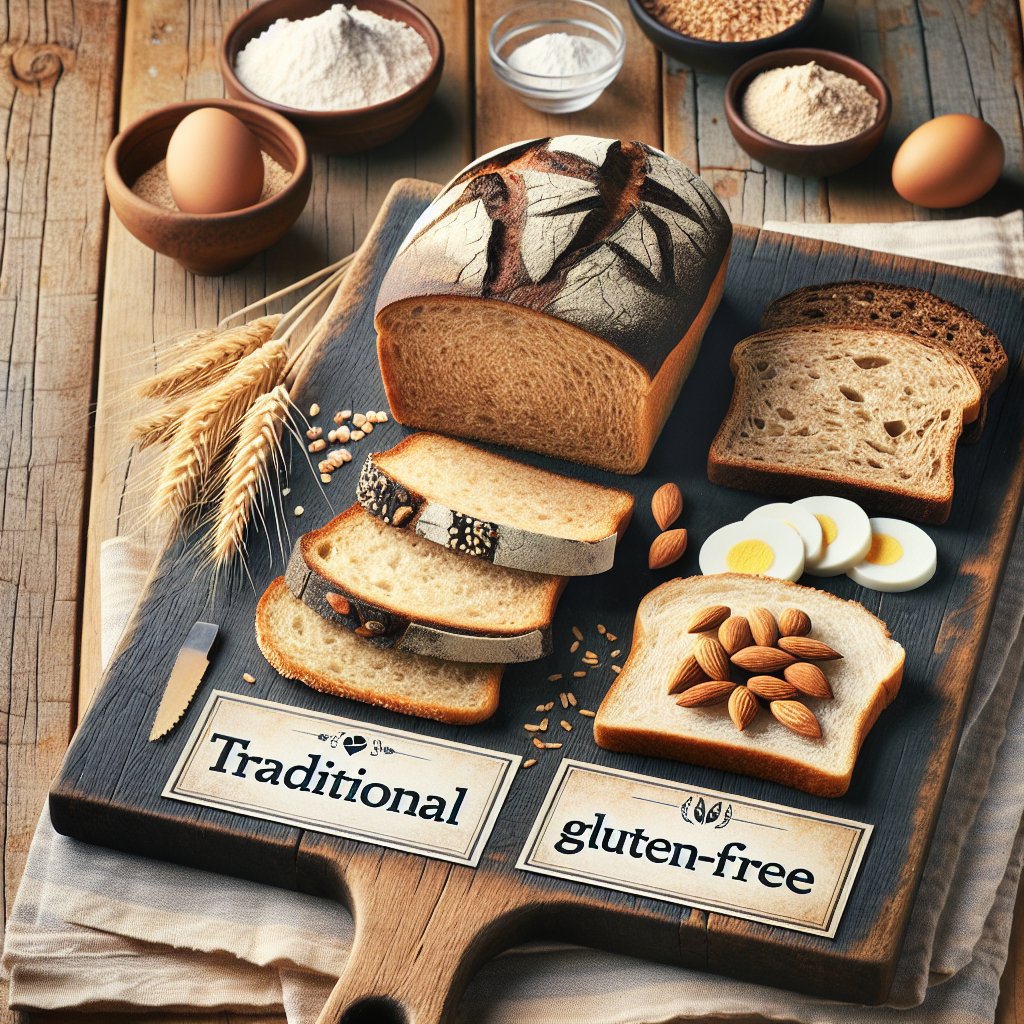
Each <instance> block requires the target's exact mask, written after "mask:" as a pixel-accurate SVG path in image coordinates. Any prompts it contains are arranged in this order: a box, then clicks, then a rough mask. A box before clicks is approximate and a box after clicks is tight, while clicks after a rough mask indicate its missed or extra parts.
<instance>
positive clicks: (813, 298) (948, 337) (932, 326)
mask: <svg viewBox="0 0 1024 1024" xmlns="http://www.w3.org/2000/svg"><path fill="white" fill-rule="evenodd" d="M800 324H817V325H820V324H832V325H834V326H837V327H840V326H846V327H866V328H872V327H873V328H882V329H885V330H891V331H897V332H900V333H904V334H911V335H915V336H921V337H926V338H931V339H933V340H935V341H938V342H939V343H941V344H945V345H948V346H949V347H950V348H951V349H952V350H953V351H954V352H956V353H957V355H959V356H960V358H961V359H963V361H964V362H965V363H966V364H967V367H968V369H969V370H970V371H971V372H972V373H973V374H974V376H975V377H976V379H977V381H978V384H979V386H980V387H981V394H982V400H981V409H980V411H979V415H978V418H977V419H976V420H975V421H974V422H973V423H972V424H970V425H969V426H968V427H967V428H966V429H965V430H964V434H963V440H964V442H966V443H968V444H972V443H974V442H976V441H977V440H978V439H979V438H980V437H981V433H982V430H983V429H984V425H985V412H986V408H987V405H988V399H989V396H990V395H991V393H992V392H993V391H994V390H995V389H996V388H997V387H998V386H999V385H1000V384H1001V383H1002V382H1003V381H1004V380H1005V379H1006V375H1007V373H1008V372H1009V367H1010V361H1009V359H1008V358H1007V356H1006V352H1005V350H1004V349H1003V346H1002V344H1001V343H1000V341H999V338H998V337H997V336H996V335H995V334H994V333H993V332H992V331H991V330H990V329H989V327H988V326H987V325H986V324H984V323H982V322H981V321H980V320H979V319H978V318H977V317H976V316H974V315H973V314H971V313H969V312H968V311H967V310H965V309H963V308H962V307H960V306H958V305H957V304H956V303H954V302H950V301H949V300H948V299H942V298H939V296H937V295H933V294H932V293H931V292H926V291H924V290H922V289H920V288H911V287H908V286H906V285H896V284H889V283H887V282H883V281H859V280H858V281H834V282H827V283H825V284H813V285H807V286H805V287H803V288H797V289H796V290H795V291H792V292H789V293H787V294H786V295H781V296H779V298H777V299H775V300H773V301H772V302H771V303H770V304H769V305H768V306H767V307H766V309H765V311H764V313H763V314H762V316H761V329H762V330H772V329H774V328H777V327H794V326H797V325H800Z"/></svg>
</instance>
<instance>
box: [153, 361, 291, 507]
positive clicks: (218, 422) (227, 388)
mask: <svg viewBox="0 0 1024 1024" xmlns="http://www.w3.org/2000/svg"><path fill="white" fill-rule="evenodd" d="M287 361H288V348H287V346H286V345H285V344H284V343H283V342H281V341H268V342H267V343H266V344H265V345H263V346H262V347H261V348H258V349H256V351H255V352H251V353H250V354H249V355H247V356H245V357H244V358H242V359H240V360H239V361H238V362H237V363H236V364H235V365H234V367H233V368H232V369H231V371H230V373H228V374H227V376H225V377H223V378H221V379H220V380H219V381H217V383H215V384H213V385H212V386H211V387H209V388H207V389H206V390H204V391H203V392H202V393H201V394H200V395H198V396H197V398H196V400H195V402H194V403H193V405H192V406H191V408H190V409H189V411H188V412H187V413H186V414H185V416H184V417H183V418H182V420H181V422H180V423H179V424H178V426H177V428H176V429H175V431H174V435H173V436H172V438H171V443H170V445H168V448H167V455H166V456H165V462H164V468H163V472H162V473H161V476H160V481H159V483H158V484H157V488H156V494H155V495H154V498H153V507H154V509H157V510H163V509H165V508H168V509H170V510H171V511H172V512H173V513H174V514H175V516H176V517H178V518H181V517H182V516H183V515H184V514H185V512H186V511H187V510H188V509H189V508H190V507H191V505H192V504H193V502H194V501H195V499H196V496H197V495H198V494H199V491H200V488H201V487H202V485H203V483H204V482H205V480H206V479H207V477H208V476H209V473H210V468H211V466H212V465H213V462H214V460H215V459H216V458H217V456H218V455H219V454H220V452H221V451H222V449H223V448H224V445H225V443H226V442H227V441H228V439H229V438H230V437H231V436H232V435H233V434H234V433H235V432H236V431H237V429H238V424H239V422H240V421H241V419H242V417H243V415H244V414H245V413H246V412H247V411H248V409H249V407H250V406H251V405H252V403H253V402H254V401H255V400H256V399H257V398H258V397H259V396H260V395H262V394H264V393H265V392H267V391H269V390H270V389H271V388H273V387H274V386H275V385H277V384H279V383H280V382H281V378H282V375H283V373H284V367H285V364H286V363H287Z"/></svg>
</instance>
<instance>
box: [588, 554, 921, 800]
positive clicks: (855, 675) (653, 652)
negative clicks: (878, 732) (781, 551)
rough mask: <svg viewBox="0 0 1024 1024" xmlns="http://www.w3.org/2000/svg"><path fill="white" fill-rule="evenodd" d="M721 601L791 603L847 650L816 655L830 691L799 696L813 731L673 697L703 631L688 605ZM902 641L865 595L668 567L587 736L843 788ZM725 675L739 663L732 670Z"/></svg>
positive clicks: (815, 630) (742, 607) (787, 780)
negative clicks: (740, 719)
mask: <svg viewBox="0 0 1024 1024" xmlns="http://www.w3.org/2000/svg"><path fill="white" fill-rule="evenodd" d="M709 605H725V606H726V607H727V608H729V609H730V611H731V614H732V615H736V616H739V615H742V616H747V615H749V613H750V611H751V609H753V608H763V609H767V610H768V611H770V612H772V613H773V615H774V616H775V617H776V618H778V616H779V613H780V612H781V611H782V610H783V609H786V608H798V609H800V610H801V611H803V612H805V613H806V614H807V615H808V616H809V617H810V620H811V633H810V636H811V637H812V638H813V639H817V640H821V641H823V642H824V643H826V644H828V645H829V646H830V647H832V648H833V649H834V650H835V651H838V652H839V653H840V654H842V655H845V656H844V657H843V658H841V659H837V660H834V661H828V662H823V663H819V667H820V668H821V669H822V671H823V672H824V673H825V674H826V677H827V680H828V683H829V685H830V686H831V689H832V694H833V698H832V699H831V700H826V699H818V698H811V697H805V698H803V699H802V701H801V702H802V703H803V704H804V705H805V706H806V707H808V708H809V709H810V710H811V711H812V712H813V714H814V715H815V717H816V718H817V720H818V722H819V723H820V727H821V733H822V735H821V737H820V738H814V737H811V736H805V735H800V734H798V733H795V732H791V731H789V730H788V729H786V728H785V727H783V726H782V725H781V724H780V723H779V722H778V721H776V720H775V718H774V717H773V715H772V714H771V712H770V710H769V709H768V708H767V707H764V706H760V708H759V711H758V712H757V714H756V715H755V717H754V719H753V721H752V722H750V724H748V725H747V727H746V728H745V729H744V730H743V731H742V732H740V731H739V730H737V728H736V726H735V725H734V724H733V722H732V720H731V718H730V716H729V713H728V711H727V709H726V706H725V704H719V705H715V706H711V707H689V708H684V707H679V706H677V704H676V701H677V700H678V697H679V693H678V690H677V692H676V693H670V692H669V690H670V688H671V689H677V688H676V687H675V686H673V684H674V683H675V681H676V680H677V678H678V675H679V668H680V665H681V664H682V663H683V661H684V659H685V658H686V657H687V655H689V654H690V653H691V651H692V649H693V647H694V645H695V644H696V643H697V641H698V640H699V639H700V638H701V637H702V636H704V635H708V636H711V635H713V633H710V632H709V633H707V634H701V633H688V632H687V628H688V623H689V622H690V620H691V619H692V618H693V616H694V614H695V613H696V612H697V611H698V610H700V609H702V608H705V607H707V606H709ZM903 661H904V651H903V648H902V647H901V646H900V645H899V644H898V643H896V642H895V641H894V640H892V639H890V637H889V631H888V630H887V629H886V626H885V624H884V623H883V622H881V621H880V620H879V619H877V618H875V616H874V615H872V614H871V613H870V612H869V611H868V610H867V609H866V608H864V606H863V605H860V604H858V603H857V602H855V601H845V600H843V599H841V598H838V597H835V596H834V595H833V594H828V593H825V592H824V591H821V590H814V589H812V588H810V587H803V586H800V585H799V584H796V583H788V582H786V581H784V580H776V579H769V578H768V577H765V576H747V575H744V574H738V573H722V574H719V575H713V576H692V577H690V578H689V579H675V580H670V581H669V582H668V583H664V584H662V585H661V586H660V587H657V588H656V589H655V590H652V591H651V592H650V593H649V594H648V595H647V596H646V597H645V598H644V599H643V600H642V601H641V602H640V607H639V609H638V610H637V616H636V623H635V625H634V630H633V644H632V648H631V650H630V655H629V658H628V659H627V660H626V664H625V665H624V666H623V668H622V672H621V673H620V674H619V676H618V678H617V679H616V680H615V683H614V684H613V686H612V688H611V689H610V690H609V691H608V694H607V696H606V697H605V698H604V700H603V701H602V702H601V707H600V708H599V709H598V712H597V718H596V719H595V721H594V738H595V740H596V741H597V744H598V746H601V747H604V748H605V749H606V750H617V751H625V752H630V753H640V754H648V755H652V756H654V757H668V758H672V759H674V760H678V761H685V762H688V763H690V764H699V765H705V766H707V767H709V768H717V769H724V770H725V771H731V772H738V773H740V774H743V775H753V776H756V777H758V778H762V779H770V780H772V781H773V782H780V783H782V784H783V785H786V786H793V787H795V788H797V789H802V790H804V791H806V792H808V793H814V794H816V795H818V796H830V797H835V796H842V794H843V793H845V792H846V790H847V789H848V788H849V785H850V779H851V777H852V775H853V769H854V765H855V763H856V760H857V754H858V752H859V750H860V747H861V744H862V743H863V741H864V737H865V736H866V735H867V734H868V731H869V730H870V729H871V727H872V726H873V725H874V723H875V721H876V720H877V718H878V716H879V714H881V712H882V710H883V709H884V708H886V707H887V706H888V705H889V704H890V703H892V701H893V700H894V699H895V697H896V694H897V693H898V692H899V688H900V683H901V681H902V678H903ZM734 676H735V678H734V679H733V680H732V681H733V682H737V683H738V682H742V681H743V679H742V676H743V674H742V673H740V672H739V671H738V670H737V671H736V672H735V673H734Z"/></svg>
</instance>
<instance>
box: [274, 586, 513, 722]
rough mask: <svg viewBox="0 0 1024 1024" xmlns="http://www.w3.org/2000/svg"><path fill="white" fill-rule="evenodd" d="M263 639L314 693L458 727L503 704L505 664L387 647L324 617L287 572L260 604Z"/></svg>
mask: <svg viewBox="0 0 1024 1024" xmlns="http://www.w3.org/2000/svg"><path fill="white" fill-rule="evenodd" d="M256 642H257V643H258V644H259V646H260V650H261V651H262V652H263V656H264V657H265V658H266V659H267V661H268V662H269V663H270V665H271V667H273V668H274V669H275V670H276V671H277V672H279V673H280V674H281V675H283V676H284V677H285V678H286V679H297V680H298V681H299V682H301V683H305V684H306V685H307V686H311V687H312V688H313V689H314V690H320V691H322V692H323V693H332V694H334V695H335V696H337V697H348V698H350V699H351V700H359V701H363V702H364V703H366V704H376V705H377V706H378V707H382V708H387V709H388V710H389V711H397V712H399V713H400V714H403V715H417V716H418V717H420V718H433V719H436V720H437V721H438V722H447V723H449V724H451V725H473V724H475V723H476V722H482V721H483V720H484V719H486V718H490V717H491V715H493V714H494V712H495V711H496V710H497V708H498V692H499V688H500V686H501V675H502V671H503V669H502V666H501V665H465V664H460V663H458V662H450V661H440V660H439V659H437V658H424V657H420V656H419V655H417V654H406V653H405V652H404V651H394V650H390V651H389V650H386V649H384V648H381V647H378V646H377V645H376V644H368V643H365V642H364V641H362V640H360V639H359V638H358V637H357V636H356V635H355V634H354V633H352V632H350V631H349V630H347V629H343V628H341V627H340V626H336V625H334V624H333V623H331V622H328V621H327V620H326V619H323V618H321V617H320V616H319V615H317V614H316V612H314V611H313V609H312V608H309V607H308V606H307V605H305V604H303V603H302V602H301V601H300V600H299V599H298V598H297V597H295V596H294V595H293V594H292V593H291V591H289V589H288V586H287V584H286V583H285V581H284V577H283V576H278V577H277V579H276V580H274V581H273V583H271V584H270V586H269V587H267V589H266V592H265V593H264V594H263V596H262V597H261V598H260V603H259V604H258V605H257V607H256Z"/></svg>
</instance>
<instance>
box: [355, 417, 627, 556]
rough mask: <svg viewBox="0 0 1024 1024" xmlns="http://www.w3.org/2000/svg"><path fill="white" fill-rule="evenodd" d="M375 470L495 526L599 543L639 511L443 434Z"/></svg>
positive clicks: (607, 493)
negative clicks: (381, 471)
mask: <svg viewBox="0 0 1024 1024" xmlns="http://www.w3.org/2000/svg"><path fill="white" fill-rule="evenodd" d="M371 458H372V459H373V462H374V463H375V465H377V466H378V467H379V468H380V469H381V470H383V471H384V472H385V473H387V474H388V475H389V476H391V477H392V478H393V479H395V480H397V481H399V482H400V483H401V484H402V485H403V486H404V487H406V488H408V490H410V491H411V492H413V493H414V494H418V495H421V496H422V497H423V498H425V499H426V500H428V501H431V502H436V503H439V504H442V505H445V506H446V507H447V508H449V509H451V510H453V511H455V512H461V513H463V514H465V515H469V516H474V517H475V518H477V519H482V520H484V521H486V522H490V523H498V524H502V525H508V526H514V527H516V528H518V529H520V530H528V531H531V532H534V533H541V534H546V535H547V536H550V537H561V538H564V539H566V540H578V541H583V542H588V543H594V542H597V541H600V540H604V539H605V538H606V537H610V536H611V535H612V534H617V533H619V532H621V530H622V529H623V525H624V522H626V521H628V519H629V517H630V515H631V514H632V511H633V496H632V494H630V493H629V492H628V491H622V490H618V489H616V488H612V487H602V486H600V485H599V484H593V483H588V482H587V481H584V480H575V479H573V478H572V477H568V476H561V475H560V474H558V473H549V472H547V471H546V470H543V469H536V468H535V467H533V466H527V465H525V464H524V463H521V462H516V461H515V460H513V459H509V458H505V457H504V456H501V455H495V454H494V453H492V452H488V451H485V450H484V449H482V448H478V447H477V446H476V445H471V444H466V443H465V442H463V441H457V440H455V439H454V438H451V437H444V436H442V435H441V434H431V433H418V434H412V435H410V436H409V437H407V438H406V439H405V440H404V441H402V442H401V443H400V444H398V445H396V446H395V447H394V448H392V449H391V450H390V451H386V452H377V453H375V454H374V455H373V456H371Z"/></svg>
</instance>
